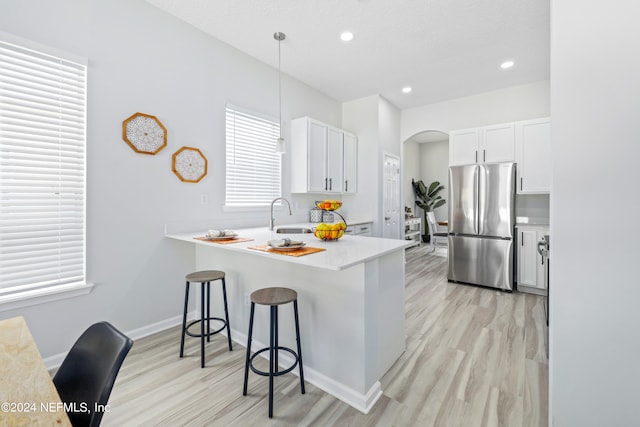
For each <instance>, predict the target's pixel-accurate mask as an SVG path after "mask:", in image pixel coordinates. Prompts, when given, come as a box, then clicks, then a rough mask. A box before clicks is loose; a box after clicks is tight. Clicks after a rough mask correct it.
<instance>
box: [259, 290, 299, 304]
mask: <svg viewBox="0 0 640 427" xmlns="http://www.w3.org/2000/svg"><path fill="white" fill-rule="evenodd" d="M296 299H298V293H297V292H296V291H294V290H293V289H289V288H264V289H258V290H257V291H254V292H252V293H251V301H252V302H255V303H256V304H260V305H282V304H288V303H290V302H292V301H295V300H296Z"/></svg>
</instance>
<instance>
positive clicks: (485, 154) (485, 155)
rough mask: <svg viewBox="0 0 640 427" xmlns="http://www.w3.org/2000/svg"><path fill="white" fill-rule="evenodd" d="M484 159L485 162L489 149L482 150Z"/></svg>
mask: <svg viewBox="0 0 640 427" xmlns="http://www.w3.org/2000/svg"><path fill="white" fill-rule="evenodd" d="M482 161H483V162H486V161H487V150H482Z"/></svg>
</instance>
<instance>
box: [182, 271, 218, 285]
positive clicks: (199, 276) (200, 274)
mask: <svg viewBox="0 0 640 427" xmlns="http://www.w3.org/2000/svg"><path fill="white" fill-rule="evenodd" d="M185 279H187V280H188V281H189V282H200V283H202V282H213V281H214V280H222V279H224V271H219V270H203V271H195V272H193V273H189V274H187V275H186V276H185Z"/></svg>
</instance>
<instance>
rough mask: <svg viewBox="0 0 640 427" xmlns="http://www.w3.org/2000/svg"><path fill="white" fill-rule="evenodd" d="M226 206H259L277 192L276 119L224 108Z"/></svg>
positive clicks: (278, 171) (264, 203)
mask: <svg viewBox="0 0 640 427" xmlns="http://www.w3.org/2000/svg"><path fill="white" fill-rule="evenodd" d="M226 135H227V136H226V147H227V149H226V154H227V155H226V166H227V169H226V196H225V205H226V206H241V207H242V206H244V207H248V206H263V205H268V204H269V203H271V201H272V200H273V199H275V198H276V197H280V196H281V183H280V174H281V159H280V155H279V154H277V153H276V152H275V149H276V140H277V139H278V137H279V136H280V124H279V123H278V122H277V121H276V120H272V119H269V118H266V117H264V116H259V115H257V114H255V113H251V112H247V111H246V110H242V109H240V108H238V107H235V106H232V105H227V108H226Z"/></svg>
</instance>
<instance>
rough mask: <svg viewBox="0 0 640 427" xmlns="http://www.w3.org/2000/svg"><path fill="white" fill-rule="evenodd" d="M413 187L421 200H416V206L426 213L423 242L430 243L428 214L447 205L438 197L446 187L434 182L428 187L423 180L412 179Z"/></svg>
mask: <svg viewBox="0 0 640 427" xmlns="http://www.w3.org/2000/svg"><path fill="white" fill-rule="evenodd" d="M411 186H412V187H413V190H414V192H415V193H416V197H417V198H418V199H420V200H416V205H418V207H419V208H421V209H422V210H423V211H424V234H423V235H422V241H423V242H428V241H429V222H428V221H427V212H431V211H433V210H434V209H435V208H439V207H440V206H442V205H444V204H445V203H446V200H445V199H443V198H442V196H439V195H438V193H439V192H440V191H442V190H444V185H440V182H438V181H434V182H432V183H431V184H430V185H429V187H427V186H426V185H424V182H422V180H419V181H415V180H414V179H412V180H411Z"/></svg>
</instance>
